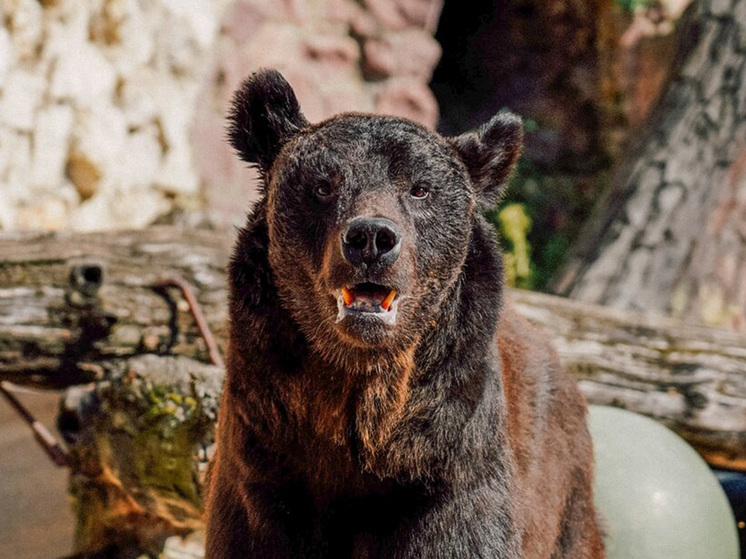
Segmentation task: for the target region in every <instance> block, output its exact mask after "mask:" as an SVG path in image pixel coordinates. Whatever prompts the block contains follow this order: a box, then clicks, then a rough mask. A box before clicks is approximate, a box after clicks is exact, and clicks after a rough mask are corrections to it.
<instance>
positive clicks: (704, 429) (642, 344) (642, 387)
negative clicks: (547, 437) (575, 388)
mask: <svg viewBox="0 0 746 559" xmlns="http://www.w3.org/2000/svg"><path fill="white" fill-rule="evenodd" d="M0 239H1V240H0V309H1V310H0V347H1V348H2V350H1V351H0V379H6V380H7V379H10V380H14V381H16V382H25V383H27V384H32V385H37V386H49V385H57V386H60V385H65V384H70V383H80V382H87V381H89V380H91V379H95V378H96V377H98V378H100V379H102V380H105V379H104V377H106V376H107V375H108V373H107V371H109V370H110V369H111V368H112V367H115V366H116V364H117V360H118V359H121V358H128V359H132V358H137V357H139V356H148V355H149V354H150V355H152V354H156V355H158V354H162V355H166V354H169V355H179V356H182V357H185V358H189V359H192V360H195V359H198V360H202V361H206V360H207V353H206V350H205V348H204V347H203V343H202V340H201V339H200V338H199V335H198V333H197V331H196V329H195V327H194V321H193V319H192V317H191V316H190V315H189V313H188V311H187V310H186V309H185V308H183V301H182V300H181V298H180V294H178V293H174V294H172V295H173V298H171V297H169V298H164V297H163V296H162V295H159V294H158V293H156V292H154V291H153V290H152V289H151V288H150V287H149V284H150V283H151V282H152V281H154V280H155V279H156V278H157V277H158V276H161V275H178V276H179V277H182V278H183V279H186V280H187V281H190V282H191V283H192V284H193V285H195V288H196V291H197V296H198V298H199V300H200V301H201V302H202V304H203V306H204V310H205V313H206V316H207V319H208V322H209V323H210V325H211V327H212V328H213V330H214V331H215V333H216V335H217V337H218V340H219V341H221V340H223V339H224V338H223V336H224V334H225V330H224V323H225V319H226V316H225V308H226V295H227V292H226V288H225V287H226V286H225V277H224V264H225V262H226V260H227V257H228V254H229V246H230V244H231V239H229V238H227V237H226V236H224V235H221V234H217V233H212V232H208V231H203V232H194V231H187V230H181V229H176V228H154V229H151V230H146V231H140V232H131V233H107V234H97V235H74V234H57V235H45V236H35V235H5V236H3V237H0ZM81 263H83V264H90V263H96V264H97V265H100V266H102V268H103V270H104V275H103V282H102V285H101V287H100V289H98V290H97V291H95V294H94V295H92V296H89V298H88V301H89V303H88V306H85V305H82V306H81V304H80V300H83V299H85V297H84V296H83V295H82V294H81V293H80V291H81V289H83V291H85V287H83V288H81V287H80V284H79V282H78V283H76V281H77V280H74V281H73V284H74V285H77V287H74V286H73V285H71V283H70V277H71V273H70V270H77V271H79V270H80V268H78V267H77V266H79V265H80V264H81ZM94 275H95V274H94ZM72 277H73V278H75V277H77V276H76V274H75V273H74V274H73V275H72ZM84 285H85V284H84ZM512 297H513V299H514V301H516V303H517V304H518V306H519V309H520V311H521V312H523V313H524V314H525V315H527V316H528V317H529V318H530V319H531V320H532V321H534V322H535V323H537V324H539V325H540V326H541V327H542V328H544V329H545V330H546V331H547V332H548V333H549V334H550V335H552V337H553V338H554V340H555V344H556V347H557V348H558V350H559V351H560V354H561V356H562V360H563V362H564V364H565V366H567V367H568V368H569V370H570V371H572V372H573V374H575V376H576V377H577V378H578V379H579V380H580V382H581V387H582V389H583V391H584V393H585V394H586V396H587V397H588V399H589V401H591V402H592V403H599V404H614V405H618V406H622V407H625V408H627V409H630V410H632V411H636V412H639V413H643V414H645V415H649V416H651V417H655V418H656V419H659V420H662V421H664V422H665V423H667V424H668V425H669V426H671V427H672V428H674V429H675V430H676V431H677V432H678V433H680V434H681V435H683V436H684V437H685V438H687V439H688V440H689V441H690V442H692V444H694V446H695V447H696V448H697V449H698V450H700V452H701V453H702V454H704V455H705V456H706V457H707V458H708V459H710V460H711V461H713V462H715V463H718V464H725V463H729V464H731V465H735V466H737V467H740V468H743V469H746V375H745V374H744V373H745V372H746V340H745V339H744V338H743V337H741V336H740V335H738V334H734V333H730V332H727V331H722V330H715V329H710V328H705V327H697V326H692V325H688V324H686V323H683V322H679V321H674V320H670V319H666V318H656V317H651V316H645V315H642V314H636V313H628V312H622V311H618V310H613V309H608V308H602V307H598V306H594V305H588V304H583V303H580V302H577V301H569V300H566V299H561V298H558V297H553V296H549V295H541V294H536V293H527V292H520V291H513V292H512ZM90 301H93V302H90ZM101 317H104V318H103V319H102V318H101ZM102 322H103V324H104V326H101V323H102ZM91 324H93V325H94V327H91Z"/></svg>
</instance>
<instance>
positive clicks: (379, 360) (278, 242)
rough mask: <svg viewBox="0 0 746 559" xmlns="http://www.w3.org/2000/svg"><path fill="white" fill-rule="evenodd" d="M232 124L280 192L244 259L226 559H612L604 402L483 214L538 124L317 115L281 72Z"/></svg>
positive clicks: (233, 357)
mask: <svg viewBox="0 0 746 559" xmlns="http://www.w3.org/2000/svg"><path fill="white" fill-rule="evenodd" d="M229 123H230V127H229V137H230V141H231V143H232V145H233V146H234V148H235V149H236V150H237V152H238V154H239V155H240V157H241V158H242V159H243V160H245V161H247V162H249V163H251V164H254V165H256V166H257V167H258V168H259V170H260V171H261V176H262V183H263V189H264V196H263V199H262V200H261V201H260V202H259V203H258V204H257V205H256V206H255V207H254V208H253V210H252V211H251V212H250V215H249V217H248V221H247V224H246V226H245V227H244V228H242V229H241V230H240V231H239V234H238V240H237V242H236V246H235V251H234V253H233V257H232V259H231V262H230V268H229V278H230V280H229V281H230V336H229V340H230V343H229V349H228V358H227V376H226V379H225V386H224V393H223V399H222V404H221V408H220V419H219V427H218V445H217V453H216V456H215V458H214V461H213V464H212V470H211V475H210V481H209V487H208V496H207V506H206V513H207V557H208V558H211V559H215V558H226V557H258V558H286V557H291V558H303V559H311V558H322V557H335V558H336V557H340V558H373V557H380V558H402V559H403V558H443V559H454V558H477V557H480V558H492V557H499V558H518V557H525V558H530V559H533V558H547V559H548V558H568V559H585V558H594V559H595V558H599V557H602V556H603V548H602V543H601V539H600V536H599V530H598V526H597V522H596V515H595V511H594V508H593V499H592V488H591V482H592V449H591V441H590V438H589V435H588V431H587V428H586V424H585V415H586V407H585V404H584V401H583V398H582V397H581V395H580V393H579V391H578V389H577V386H576V385H575V383H574V381H573V380H572V379H571V378H570V377H569V376H568V375H567V374H566V373H565V372H564V371H563V370H562V368H561V367H560V365H559V362H558V360H557V357H556V355H555V353H554V352H553V351H552V349H551V348H550V346H549V343H548V341H547V339H545V338H544V337H543V336H542V335H541V334H540V333H538V332H537V331H535V330H534V329H533V328H532V327H531V326H530V325H529V324H527V323H526V321H525V320H523V319H522V318H521V317H519V316H518V315H517V314H516V313H515V312H514V311H512V310H511V307H510V305H509V304H508V303H507V302H506V301H505V300H504V299H503V263H502V258H501V253H500V250H499V248H498V243H497V239H496V236H495V231H494V228H493V227H492V226H491V225H490V224H489V223H488V222H487V221H486V220H485V219H484V217H483V213H484V212H485V210H486V209H487V208H491V207H493V206H494V205H495V204H496V202H497V200H498V198H499V196H500V193H501V191H502V189H503V187H504V184H505V182H506V178H507V176H508V174H509V173H510V171H511V168H512V167H513V165H514V163H515V161H516V159H517V157H518V154H519V151H520V148H521V143H522V131H521V123H520V120H519V119H518V117H516V116H513V115H510V114H498V115H497V116H495V117H494V118H492V120H490V121H489V122H488V123H487V124H485V125H484V126H483V127H482V128H481V129H480V130H479V131H477V132H473V133H467V134H464V135H461V136H458V137H454V138H444V137H441V136H440V135H438V134H436V133H434V132H431V131H429V130H426V129H425V128H423V127H422V126H419V125H418V124H415V123H413V122H410V121H408V120H405V119H400V118H393V117H387V116H376V115H367V114H344V115H340V116H337V117H334V118H332V119H329V120H326V121H324V122H321V123H319V124H310V123H309V122H307V121H306V119H305V118H304V117H303V115H302V113H301V111H300V108H299V105H298V101H297V100H296V97H295V95H294V93H293V90H292V89H291V87H290V86H289V85H288V84H287V82H286V81H285V80H284V79H283V78H282V76H281V75H280V74H278V73H277V72H275V71H262V72H259V73H257V74H254V75H252V76H251V77H249V78H248V79H247V80H246V81H245V82H244V83H243V84H242V85H241V87H240V88H239V90H238V91H237V92H236V94H235V98H234V104H233V109H232V112H231V114H230V117H229Z"/></svg>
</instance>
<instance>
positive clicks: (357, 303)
mask: <svg viewBox="0 0 746 559" xmlns="http://www.w3.org/2000/svg"><path fill="white" fill-rule="evenodd" d="M340 291H341V295H342V300H343V302H344V305H345V307H347V308H348V309H351V310H355V311H362V312H389V311H390V310H391V306H392V305H393V303H394V300H395V299H396V290H395V289H391V288H389V287H385V286H383V285H378V284H376V283H369V282H366V283H358V284H356V285H352V286H349V287H342V289H341V290H340Z"/></svg>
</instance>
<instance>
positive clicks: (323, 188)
mask: <svg viewBox="0 0 746 559" xmlns="http://www.w3.org/2000/svg"><path fill="white" fill-rule="evenodd" d="M314 192H315V193H316V196H318V197H319V198H329V197H330V196H331V195H332V194H334V192H333V191H332V187H331V186H329V185H328V184H320V185H318V186H317V187H316V188H315V189H314Z"/></svg>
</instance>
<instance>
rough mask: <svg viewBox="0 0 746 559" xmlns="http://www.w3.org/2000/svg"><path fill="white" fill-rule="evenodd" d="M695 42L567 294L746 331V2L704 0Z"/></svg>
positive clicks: (584, 246)
mask: <svg viewBox="0 0 746 559" xmlns="http://www.w3.org/2000/svg"><path fill="white" fill-rule="evenodd" d="M691 25H692V26H693V27H692V28H691V29H690V31H689V32H688V33H687V34H686V36H688V37H690V38H691V40H692V43H691V44H690V45H689V46H688V51H689V54H688V55H687V57H686V59H685V60H684V62H683V64H682V66H681V68H680V69H679V71H678V73H677V75H676V77H675V79H674V80H673V81H672V83H671V84H670V87H669V89H668V91H667V93H666V94H665V96H664V97H663V100H662V103H661V104H660V105H659V106H658V109H657V117H656V118H655V120H654V121H653V122H652V123H651V126H650V128H649V130H648V132H647V133H646V134H645V136H644V137H643V139H642V141H641V144H640V146H639V148H638V149H637V150H635V151H632V152H630V154H629V157H628V161H627V164H626V165H624V166H622V171H621V173H620V174H619V176H618V184H617V185H616V187H615V188H614V189H613V190H612V191H611V193H610V195H609V196H607V197H606V198H605V199H604V200H603V201H602V204H601V205H600V207H599V209H598V214H597V216H596V218H595V219H594V220H593V222H592V224H591V226H590V227H589V228H588V230H587V231H586V234H585V235H583V239H584V240H583V241H582V242H581V243H580V245H579V246H578V248H577V250H576V251H575V254H574V256H573V257H572V258H571V259H570V261H569V263H568V264H567V265H566V267H565V269H564V271H563V273H562V274H560V276H559V279H558V281H557V283H556V291H557V292H559V293H562V294H568V295H570V296H571V297H573V298H577V299H581V300H584V301H588V302H592V303H599V304H603V305H607V306H610V307H614V308H618V309H632V310H644V311H649V312H657V313H661V314H670V315H673V316H675V317H683V318H686V319H688V320H693V321H700V322H705V323H707V324H710V325H717V326H724V327H730V328H734V329H738V330H741V331H746V282H744V281H743V278H744V277H746V175H745V174H744V169H745V168H746V81H745V80H744V65H745V64H746V56H745V55H746V1H744V0H732V1H730V2H729V1H714V0H713V1H709V0H707V1H702V2H699V3H697V8H696V11H695V12H694V13H693V14H692V21H691Z"/></svg>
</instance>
